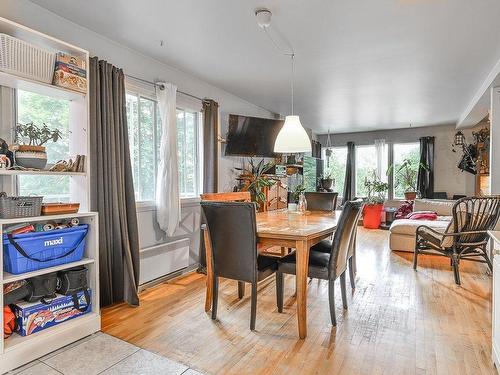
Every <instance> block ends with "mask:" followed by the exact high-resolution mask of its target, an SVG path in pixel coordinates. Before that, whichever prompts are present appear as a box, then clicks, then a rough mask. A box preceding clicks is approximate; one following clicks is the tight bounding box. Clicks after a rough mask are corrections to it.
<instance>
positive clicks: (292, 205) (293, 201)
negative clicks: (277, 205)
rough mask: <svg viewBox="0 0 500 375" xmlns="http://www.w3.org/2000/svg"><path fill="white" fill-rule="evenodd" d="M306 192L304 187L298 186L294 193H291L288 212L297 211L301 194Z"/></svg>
mask: <svg viewBox="0 0 500 375" xmlns="http://www.w3.org/2000/svg"><path fill="white" fill-rule="evenodd" d="M304 191H306V188H305V187H304V185H297V186H296V187H295V189H293V191H291V192H290V201H289V202H288V211H291V212H293V211H297V204H298V203H299V198H300V194H302V193H303V192H304Z"/></svg>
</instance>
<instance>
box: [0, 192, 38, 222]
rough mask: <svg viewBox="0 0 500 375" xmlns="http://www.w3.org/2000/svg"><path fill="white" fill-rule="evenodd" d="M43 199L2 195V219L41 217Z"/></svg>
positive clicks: (0, 216)
mask: <svg viewBox="0 0 500 375" xmlns="http://www.w3.org/2000/svg"><path fill="white" fill-rule="evenodd" d="M42 200H43V197H35V196H22V197H7V196H6V195H0V219H14V218H17V217H32V216H40V215H41V212H42Z"/></svg>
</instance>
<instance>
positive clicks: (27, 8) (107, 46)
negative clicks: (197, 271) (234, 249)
mask: <svg viewBox="0 0 500 375" xmlns="http://www.w3.org/2000/svg"><path fill="white" fill-rule="evenodd" d="M83 5H84V2H83V3H82V6H83ZM96 11H98V10H97V9H96ZM0 16H1V17H5V18H8V19H10V20H12V21H15V22H18V23H20V24H23V25H25V26H28V27H30V28H33V29H35V30H38V31H41V32H43V33H45V34H48V35H51V36H53V37H55V38H58V39H61V40H64V41H66V42H68V43H71V44H74V45H76V46H79V47H81V48H84V49H87V50H89V51H90V54H91V56H98V57H99V58H100V59H104V60H107V61H109V62H110V63H112V64H114V65H116V66H118V67H120V68H123V70H124V72H125V73H126V74H129V75H132V76H135V77H139V78H142V79H145V80H148V81H155V80H165V81H167V82H172V83H174V84H176V85H177V86H178V88H179V90H181V91H184V92H187V93H190V94H192V95H195V96H198V97H201V98H205V97H206V98H211V99H214V100H215V101H217V102H218V103H219V108H220V111H221V112H224V113H237V114H243V115H251V116H261V117H273V114H272V113H271V112H269V111H267V110H265V109H263V108H260V107H258V106H255V105H253V104H251V103H249V102H247V101H245V100H243V99H241V98H239V97H237V96H235V95H232V94H230V93H228V92H226V91H224V90H222V89H219V88H217V87H215V86H213V85H211V84H208V83H206V82H204V81H202V80H200V79H198V78H197V77H194V76H192V75H190V74H188V73H185V72H183V71H181V70H179V69H176V68H173V67H171V66H168V65H166V64H164V63H162V62H159V61H157V60H154V59H152V58H150V57H148V56H145V55H142V54H141V53H139V52H136V51H134V50H131V49H130V48H127V47H125V46H123V45H120V44H118V43H116V42H114V41H112V40H109V39H107V38H104V37H102V36H100V35H98V34H96V33H95V32H93V31H91V30H89V29H86V28H84V27H81V26H79V25H77V24H75V23H73V22H70V21H68V20H66V19H64V18H61V17H59V16H58V15H56V14H54V13H51V12H49V11H47V10H46V9H44V8H41V7H39V6H38V5H36V4H33V3H31V2H29V1H27V0H2V1H1V7H0ZM110 17H112V15H110ZM179 32H182V30H180V31H179ZM166 48H168V47H166ZM172 53H175V51H173V52H172ZM236 160H237V159H236ZM233 162H234V160H233V159H230V158H223V160H221V162H220V178H219V180H220V182H219V187H220V188H227V187H229V186H231V184H232V181H231V178H230V176H231V174H230V171H229V169H230V168H231V167H232V166H233ZM154 214H155V212H154V209H153V208H145V209H140V210H139V212H138V219H139V231H140V242H141V248H145V247H150V246H153V245H156V244H159V243H164V242H171V241H174V240H178V239H181V238H186V237H189V238H190V239H191V246H190V259H189V263H190V265H195V264H196V263H197V261H198V241H199V205H198V204H196V203H194V204H193V203H192V202H191V203H189V202H187V203H185V204H183V207H182V217H183V220H184V223H185V224H186V225H185V226H184V227H183V228H181V229H179V231H178V233H176V235H175V236H174V237H173V238H164V237H163V236H162V232H161V231H159V230H158V228H157V227H156V226H155V220H154Z"/></svg>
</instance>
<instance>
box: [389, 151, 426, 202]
mask: <svg viewBox="0 0 500 375" xmlns="http://www.w3.org/2000/svg"><path fill="white" fill-rule="evenodd" d="M405 160H408V161H409V163H408V165H409V166H410V168H411V169H412V172H414V173H413V174H414V176H415V177H414V179H413V181H412V185H413V186H414V187H416V186H417V173H418V166H419V165H420V144H419V143H418V142H413V143H395V144H394V168H393V181H394V182H393V183H394V198H398V199H400V198H404V195H405V190H406V189H405V188H406V187H405V184H404V183H403V181H402V177H401V176H400V174H399V173H397V171H398V170H399V169H400V168H401V165H402V164H403V162H404V161H405Z"/></svg>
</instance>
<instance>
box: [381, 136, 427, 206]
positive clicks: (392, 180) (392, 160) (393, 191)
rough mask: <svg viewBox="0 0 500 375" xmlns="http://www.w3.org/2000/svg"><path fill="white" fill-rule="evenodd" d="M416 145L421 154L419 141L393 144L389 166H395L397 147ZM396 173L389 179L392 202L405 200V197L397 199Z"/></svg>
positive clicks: (391, 174)
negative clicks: (395, 150)
mask: <svg viewBox="0 0 500 375" xmlns="http://www.w3.org/2000/svg"><path fill="white" fill-rule="evenodd" d="M410 144H412V145H416V146H417V148H418V149H419V152H420V142H419V141H418V140H417V141H404V142H392V143H391V146H390V152H389V156H390V159H389V165H395V162H396V160H395V156H396V154H395V152H394V147H395V146H396V145H410ZM394 172H395V171H391V173H390V176H387V177H388V182H389V191H390V199H391V200H405V198H404V196H403V197H396V175H395V173H394Z"/></svg>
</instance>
